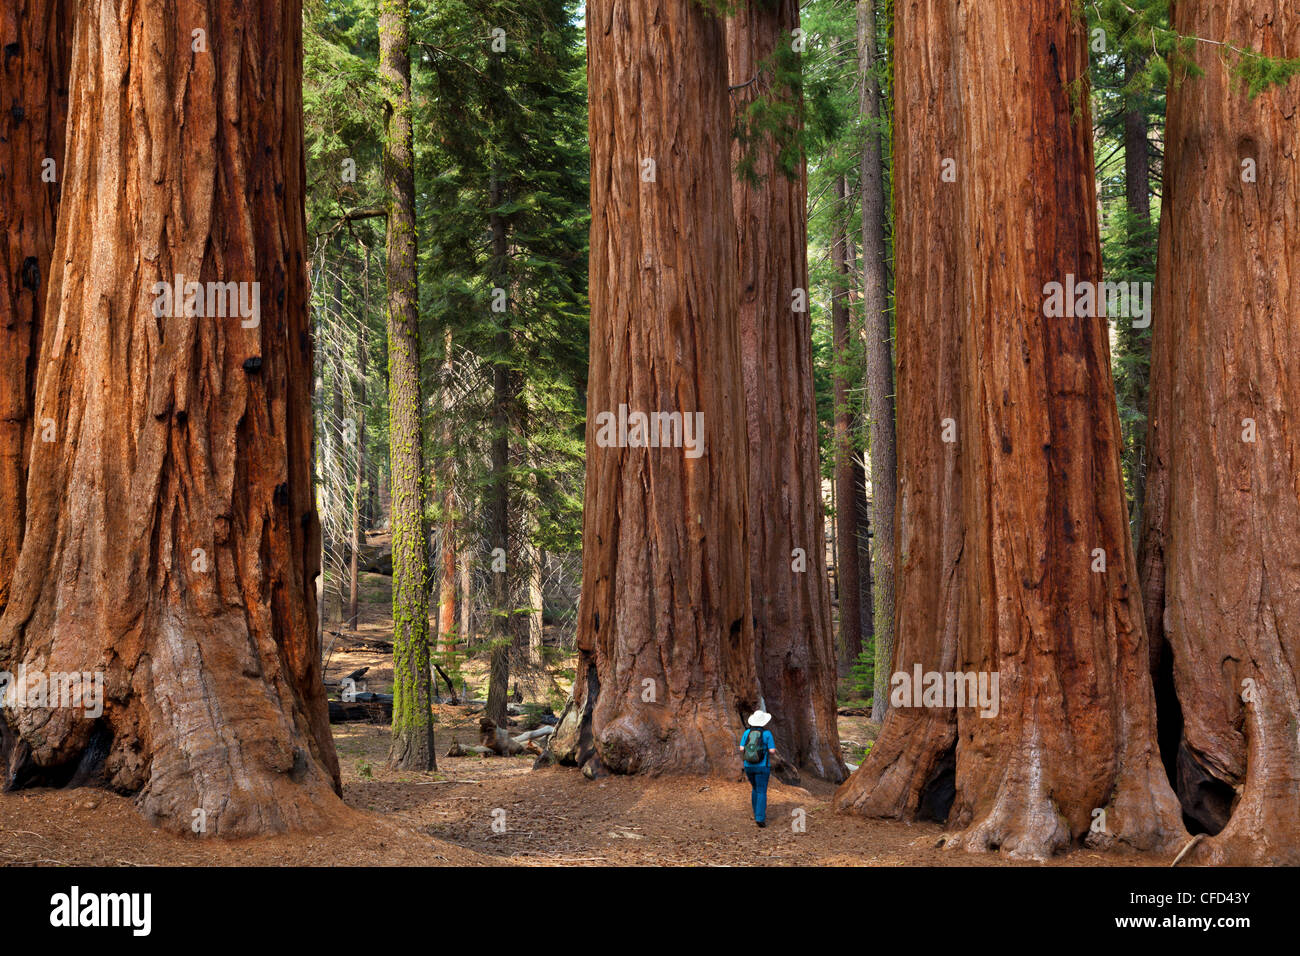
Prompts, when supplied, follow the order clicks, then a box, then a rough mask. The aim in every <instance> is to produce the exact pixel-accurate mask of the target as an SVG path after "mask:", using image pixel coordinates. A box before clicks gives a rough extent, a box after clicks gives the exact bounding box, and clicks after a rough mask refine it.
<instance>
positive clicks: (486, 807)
mask: <svg viewBox="0 0 1300 956" xmlns="http://www.w3.org/2000/svg"><path fill="white" fill-rule="evenodd" d="M440 710H441V711H442V713H440V715H439V724H438V728H437V743H438V751H439V756H438V770H437V771H435V772H430V773H413V772H409V771H390V770H388V769H387V768H386V766H385V760H386V757H387V753H388V739H389V729H388V727H387V726H385V725H383V724H365V723H351V724H343V725H336V726H335V728H334V736H335V742H336V744H337V746H338V751H339V762H340V765H341V768H342V778H343V796H344V800H345V801H346V803H347V804H348V805H349V806H350V807H352V808H354V809H355V810H356V811H357V813H356V815H355V820H354V821H353V822H352V823H351V824H349V825H348V826H347V827H346V829H343V830H340V831H339V832H326V833H321V834H316V835H293V836H275V837H264V838H258V839H250V840H238V841H220V840H205V839H199V838H184V837H177V836H172V835H170V834H168V833H164V832H162V831H160V830H157V829H154V828H152V827H150V826H149V825H148V824H147V823H145V822H144V820H143V819H142V818H141V817H140V816H139V815H138V814H137V813H136V812H135V810H134V808H133V807H132V805H131V802H130V800H128V799H126V798H124V797H119V796H115V795H112V794H107V793H103V792H100V791H92V790H71V791H57V790H31V791H22V792H19V793H10V794H2V795H0V865H6V864H8V865H23V864H26V865H31V864H41V865H63V866H156V865H177V866H204V865H207V866H236V865H238V866H372V865H423V866H430V865H432V866H446V865H461V866H477V865H489V866H490V865H527V866H563V865H578V866H583V865H601V864H608V865H618V866H672V865H731V866H743V865H785V866H909V865H912V866H915V865H925V866H989V865H1007V864H1009V863H1012V862H1013V861H1008V860H1006V859H1004V858H1001V857H998V856H995V855H990V854H969V853H962V852H954V851H947V850H944V849H940V848H937V847H936V843H937V842H938V840H939V838H940V837H941V836H942V834H943V828H942V827H941V826H939V825H938V824H928V823H923V824H911V825H909V824H904V823H895V822H889V821H880V820H863V819H860V818H857V817H851V816H846V815H844V814H836V813H832V812H831V809H830V804H829V800H830V797H831V794H832V793H833V792H834V788H833V787H832V786H830V785H829V784H825V783H822V782H819V781H811V782H809V783H806V784H805V785H804V786H802V787H791V786H787V785H785V784H782V783H780V782H778V781H776V780H775V779H774V780H773V781H772V784H771V788H770V791H769V797H768V813H767V818H768V826H767V828H766V829H759V828H758V827H756V826H755V825H754V821H753V819H752V817H751V816H750V809H749V799H750V792H749V784H748V783H746V782H743V781H734V780H721V779H699V778H658V779H650V780H646V779H640V778H633V777H608V778H604V779H600V780H588V779H586V778H585V777H583V776H582V774H581V773H579V772H578V771H577V770H575V769H573V768H568V767H548V768H543V769H539V770H533V769H532V765H533V760H534V758H533V757H532V756H529V755H525V756H520V757H477V756H473V757H445V756H442V754H444V753H445V752H446V750H447V748H448V747H449V746H450V744H451V741H452V739H455V740H458V741H460V742H461V743H464V744H472V743H475V742H477V737H478V715H477V714H476V713H468V712H466V713H458V712H461V711H468V708H460V707H445V708H440ZM502 811H503V812H502ZM797 811H803V813H802V814H798V813H797ZM800 816H802V819H803V822H804V828H803V831H802V832H799V831H798V830H797V828H796V827H795V823H796V822H797V821H798V819H799V817H800ZM494 822H495V823H497V829H502V826H504V829H503V832H496V830H494V828H493V824H494ZM1169 862H1170V860H1169V859H1168V858H1167V857H1166V856H1165V855H1157V854H1139V853H1132V852H1108V853H1096V852H1092V851H1088V850H1082V851H1076V852H1074V853H1071V854H1068V855H1064V856H1061V857H1057V858H1055V859H1053V860H1052V861H1050V863H1049V864H1048V865H1057V866H1059V865H1067V866H1068V865H1075V866H1133V865H1152V866H1159V865H1165V866H1167V865H1168V864H1169ZM1017 865H1035V864H1017Z"/></svg>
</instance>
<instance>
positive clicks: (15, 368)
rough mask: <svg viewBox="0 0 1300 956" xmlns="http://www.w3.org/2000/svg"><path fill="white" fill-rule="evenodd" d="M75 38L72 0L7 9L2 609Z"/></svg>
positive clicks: (18, 528) (0, 20)
mask: <svg viewBox="0 0 1300 956" xmlns="http://www.w3.org/2000/svg"><path fill="white" fill-rule="evenodd" d="M71 45H72V16H71V14H70V13H69V8H68V5H67V2H66V0H14V2H12V3H8V4H6V5H5V7H4V9H3V10H0V611H3V610H4V607H5V604H7V603H8V600H9V577H10V575H11V574H12V573H13V569H14V566H15V565H16V564H17V561H18V549H19V548H20V547H21V546H22V540H23V527H24V524H25V522H24V518H23V514H24V508H25V499H26V497H27V455H28V449H29V447H30V442H31V439H32V426H33V422H32V399H33V393H34V390H35V374H34V370H35V356H36V352H37V349H38V342H39V336H40V328H41V325H42V318H43V315H44V310H45V298H46V293H47V292H48V291H49V275H50V256H51V254H52V253H53V251H54V227H55V224H56V222H57V220H58V211H59V193H60V184H61V182H62V180H63V140H64V135H65V126H66V123H67V115H68V96H67V82H68V62H69V59H70V57H71ZM50 177H53V181H52V182H47V181H45V180H46V179H49V178H50Z"/></svg>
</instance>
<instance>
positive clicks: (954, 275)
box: [834, 0, 963, 820]
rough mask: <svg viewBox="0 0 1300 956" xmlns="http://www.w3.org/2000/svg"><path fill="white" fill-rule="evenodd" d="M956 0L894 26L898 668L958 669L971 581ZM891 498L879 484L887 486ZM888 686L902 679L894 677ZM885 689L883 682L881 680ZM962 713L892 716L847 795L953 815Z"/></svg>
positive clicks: (909, 7) (891, 810) (881, 813)
mask: <svg viewBox="0 0 1300 956" xmlns="http://www.w3.org/2000/svg"><path fill="white" fill-rule="evenodd" d="M954 32H955V31H954V24H953V18H952V7H951V4H949V3H947V2H945V0H919V2H916V3H908V4H900V5H899V6H898V8H897V13H896V18H895V38H894V49H895V57H896V59H895V63H894V69H895V84H894V89H895V95H896V104H895V109H894V117H895V130H894V147H895V149H894V153H895V155H894V165H893V169H894V177H895V182H894V203H895V207H894V221H895V222H896V223H897V232H896V242H897V255H896V258H895V280H894V281H895V286H894V288H895V312H896V315H897V328H898V331H897V334H898V417H899V426H900V427H899V429H898V480H899V489H898V496H897V500H898V501H899V502H900V505H901V507H900V508H899V511H898V522H897V527H896V528H880V527H877V528H876V534H894V535H895V538H894V549H895V553H896V554H897V555H898V578H897V615H896V619H895V620H896V627H897V641H896V644H895V649H894V654H893V657H892V661H893V666H892V668H891V670H892V671H901V672H904V673H908V674H910V673H912V670H913V667H914V666H915V665H917V664H920V665H921V668H922V671H923V672H930V671H940V672H943V671H951V670H952V669H953V667H954V662H955V660H956V655H957V634H958V628H959V612H960V594H961V584H962V575H961V570H962V544H963V534H962V515H961V458H960V455H959V454H958V445H957V444H956V442H955V441H945V440H944V438H945V431H947V435H946V437H948V438H952V439H956V438H958V437H959V436H960V435H961V434H962V431H961V427H960V421H961V408H960V406H961V401H960V381H959V374H958V369H959V365H960V354H961V352H960V349H961V325H960V323H959V322H958V312H957V308H958V306H957V296H956V286H957V281H958V276H959V273H958V259H957V245H956V242H955V241H954V239H955V236H956V229H957V216H958V189H959V186H958V185H957V183H955V182H944V181H943V180H942V179H941V176H940V174H941V171H942V168H943V167H942V162H943V160H944V159H946V158H951V157H954V156H955V155H956V149H957V142H958V123H959V122H960V118H961V116H960V111H959V108H958V103H957V102H956V101H955V100H954V98H953V95H952V93H951V82H950V77H951V68H952V55H953V51H952V46H951V44H952V37H953V36H954ZM876 491H877V493H879V489H876ZM884 677H885V681H884V684H885V686H886V687H888V686H889V677H890V674H889V673H886V674H885V675H884ZM878 683H879V682H878ZM956 721H957V718H956V711H955V710H954V709H953V708H951V707H911V706H904V707H891V708H890V710H889V712H888V714H887V715H886V717H885V721H884V724H883V725H882V727H881V731H880V736H879V737H878V738H877V739H876V742H875V745H874V746H873V747H872V750H871V753H870V755H869V756H868V757H867V759H866V761H864V763H863V765H862V766H861V767H860V768H859V769H858V770H857V771H856V772H855V773H854V774H853V776H851V777H850V778H849V780H848V781H847V782H846V783H845V784H844V786H842V787H840V789H839V790H838V791H837V792H836V794H835V801H834V802H835V806H836V808H837V809H841V810H848V811H851V812H856V813H861V814H864V815H866V816H875V817H895V818H902V819H913V818H915V817H918V816H927V817H932V818H937V819H939V820H943V819H944V818H945V817H946V816H947V813H948V808H949V806H950V804H951V802H952V787H953V779H952V778H953V763H952V760H953V746H954V743H955V740H956V730H957V722H956Z"/></svg>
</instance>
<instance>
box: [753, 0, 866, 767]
mask: <svg viewBox="0 0 1300 956" xmlns="http://www.w3.org/2000/svg"><path fill="white" fill-rule="evenodd" d="M798 27H799V5H798V3H797V2H796V0H780V2H778V3H776V4H774V5H768V4H766V3H763V2H761V0H753V2H750V3H747V4H743V5H742V6H741V7H740V8H739V9H738V10H737V12H736V14H735V16H734V17H732V18H731V19H730V20H729V22H728V24H727V62H728V64H729V71H730V82H731V86H732V87H733V89H741V90H743V91H744V95H743V97H742V98H741V99H740V100H739V102H738V103H733V108H734V109H744V107H745V103H746V102H747V101H748V100H750V99H752V98H753V97H755V96H767V97H785V98H795V97H798V95H799V93H798V91H797V90H792V89H790V88H789V87H788V86H786V85H785V84H782V83H780V80H779V79H777V80H774V76H775V75H776V74H777V66H778V59H777V58H778V57H782V56H785V55H786V51H788V50H789V45H790V42H791V41H790V38H791V36H792V33H793V31H794V30H796V29H798ZM788 132H790V133H793V132H794V130H793V129H792V130H789V131H788ZM742 148H743V146H741V145H740V144H737V146H736V147H735V149H736V151H737V152H739V151H740V150H741V149H742ZM754 149H755V155H754V169H753V172H754V177H753V178H752V179H751V178H749V177H736V179H735V182H734V185H733V186H732V199H733V203H734V206H735V216H736V238H737V259H738V263H739V268H740V271H739V279H740V337H741V350H742V368H743V372H744V393H745V405H746V408H747V412H748V415H747V423H748V435H749V511H748V515H749V564H750V591H751V594H752V601H753V615H754V656H755V666H756V668H757V672H758V682H759V690H760V692H761V694H762V696H763V700H764V704H765V706H766V708H767V710H768V711H769V712H770V713H771V714H772V715H773V717H774V720H773V722H772V727H773V736H774V737H775V739H776V743H777V749H778V750H779V751H780V753H781V754H782V755H783V756H784V757H785V759H786V760H787V761H788V762H789V763H791V764H792V765H794V766H795V767H798V768H800V769H803V770H808V771H810V772H812V773H814V774H816V775H817V776H819V777H822V778H823V779H827V780H834V781H837V782H838V781H840V780H842V779H844V775H845V770H844V763H843V759H842V757H841V755H840V746H839V733H838V730H837V728H836V713H835V639H834V634H833V631H832V628H831V602H830V581H829V579H828V578H827V575H826V562H825V560H824V559H823V551H824V548H825V545H824V540H825V539H824V528H823V520H824V519H823V517H822V515H823V509H822V499H821V471H820V468H819V467H818V451H817V412H816V398H815V396H814V394H813V360H812V325H811V313H810V310H809V306H808V258H807V232H808V229H807V203H806V194H807V172H806V166H805V164H804V162H803V161H802V159H801V160H800V162H799V168H798V172H797V174H795V175H793V176H792V175H790V174H789V173H788V171H787V170H785V169H783V168H782V166H781V164H780V163H779V161H778V144H777V143H776V142H775V141H773V142H760V143H757V144H755V145H754Z"/></svg>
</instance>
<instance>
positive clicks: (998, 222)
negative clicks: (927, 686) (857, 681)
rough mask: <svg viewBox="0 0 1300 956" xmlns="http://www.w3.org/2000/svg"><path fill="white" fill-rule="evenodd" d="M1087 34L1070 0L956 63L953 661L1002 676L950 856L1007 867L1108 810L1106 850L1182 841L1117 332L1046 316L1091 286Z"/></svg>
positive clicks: (975, 731)
mask: <svg viewBox="0 0 1300 956" xmlns="http://www.w3.org/2000/svg"><path fill="white" fill-rule="evenodd" d="M1086 39H1087V36H1086V32H1085V30H1084V25H1083V23H1082V21H1081V20H1080V19H1079V18H1078V16H1077V15H1076V8H1075V5H1074V4H1073V3H1072V2H1071V0H1015V2H1011V0H1002V2H997V3H989V4H979V5H975V6H973V7H971V9H970V10H969V11H968V12H967V14H966V17H965V32H964V34H963V37H962V42H961V43H960V45H959V46H958V57H957V60H958V63H957V70H956V72H957V75H958V76H959V77H960V82H959V85H958V92H959V94H960V95H962V96H963V101H964V103H965V104H966V107H967V108H966V109H965V111H964V112H963V114H962V124H961V132H962V150H961V160H960V163H959V167H958V181H959V183H960V186H961V198H962V203H961V224H960V228H959V230H958V234H959V236H960V237H961V242H962V247H961V248H962V255H963V260H964V261H963V263H962V283H961V286H960V294H961V296H962V302H961V309H960V314H961V315H962V316H963V321H964V322H965V325H966V335H965V337H964V339H963V349H962V377H963V388H962V399H963V416H962V418H963V421H964V422H965V423H966V433H965V434H964V435H963V436H962V437H961V440H960V448H961V453H962V458H963V461H962V483H963V506H964V507H963V511H964V520H965V527H966V539H965V543H966V551H965V553H964V555H963V564H964V566H965V587H964V595H963V622H964V623H963V630H962V636H961V641H960V653H959V655H958V662H959V663H958V666H959V669H960V670H961V671H963V672H977V673H978V672H998V673H999V689H1000V709H999V712H998V714H997V716H996V717H992V718H985V717H982V716H980V715H979V714H977V713H976V711H975V710H973V709H970V708H961V709H959V710H958V728H959V739H958V746H957V779H956V786H957V797H956V803H955V805H954V807H953V810H952V818H951V819H950V821H949V823H950V825H952V826H955V827H957V828H962V829H964V832H962V833H960V834H957V835H956V836H954V837H953V839H952V841H951V842H952V844H953V845H958V846H963V847H965V848H967V849H970V850H1001V851H1002V852H1004V853H1007V854H1009V855H1011V856H1017V857H1033V858H1041V857H1044V856H1047V855H1049V854H1051V853H1053V852H1055V851H1058V850H1061V849H1064V848H1067V847H1068V846H1070V845H1071V844H1072V843H1074V842H1075V841H1078V840H1080V839H1082V838H1083V837H1084V835H1085V834H1088V833H1089V827H1090V825H1091V824H1092V823H1093V821H1094V819H1095V818H1094V811H1096V810H1103V811H1105V814H1106V816H1105V821H1104V832H1103V833H1099V834H1097V835H1095V836H1094V838H1093V839H1094V842H1097V841H1100V842H1103V843H1104V842H1106V841H1108V840H1109V839H1118V840H1120V841H1123V842H1126V843H1128V844H1131V845H1133V846H1136V847H1139V848H1143V849H1151V848H1163V847H1168V846H1170V845H1171V844H1172V843H1173V842H1174V841H1176V840H1178V839H1180V838H1181V837H1183V836H1184V835H1185V834H1184V831H1183V827H1182V823H1181V818H1180V811H1179V807H1178V803H1177V801H1176V800H1175V799H1174V796H1173V793H1172V791H1171V789H1170V787H1169V783H1168V780H1167V779H1166V777H1165V775H1164V770H1163V768H1162V766H1161V763H1160V759H1159V753H1158V751H1157V747H1156V740H1155V704H1154V696H1153V693H1152V689H1151V682H1150V680H1149V678H1148V675H1147V656H1148V653H1147V639H1146V633H1145V627H1144V625H1143V619H1142V608H1141V604H1140V601H1139V598H1138V591H1137V580H1136V573H1135V566H1134V560H1133V549H1132V545H1131V539H1130V536H1129V532H1128V521H1127V514H1126V509H1125V507H1124V504H1123V503H1124V494H1123V485H1122V483H1121V475H1120V464H1119V447H1120V433H1119V419H1118V414H1117V411H1116V407H1115V401H1114V393H1113V385H1112V381H1111V375H1110V360H1109V352H1108V337H1107V331H1108V330H1107V323H1106V320H1105V318H1104V317H1069V316H1068V314H1067V316H1066V317H1059V318H1058V317H1048V316H1046V315H1045V309H1044V294H1045V293H1046V291H1047V289H1046V285H1047V284H1048V283H1051V282H1061V283H1064V282H1066V281H1067V276H1069V275H1073V276H1074V277H1075V280H1076V281H1091V282H1097V281H1099V280H1100V278H1101V275H1100V271H1101V269H1100V247H1099V242H1098V234H1097V224H1096V194H1095V182H1094V180H1093V156H1092V123H1091V115H1090V110H1089V106H1088V85H1087V68H1088V59H1087V48H1086ZM1008 62H1011V63H1015V64H1019V65H1020V67H1019V68H1017V69H1014V70H1013V69H1009V68H1008V65H1007V64H1008ZM993 103H996V104H998V107H999V108H998V109H996V110H995V109H992V108H987V107H986V106H985V105H984V104H993ZM995 163H996V168H994V164H995ZM1027 226H1028V227H1029V228H1027ZM1099 554H1104V561H1105V569H1104V570H1099V569H1098V565H1097V564H1096V562H1097V560H1098V555H1099Z"/></svg>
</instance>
